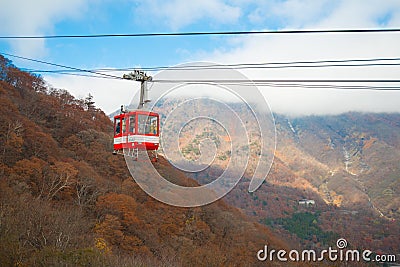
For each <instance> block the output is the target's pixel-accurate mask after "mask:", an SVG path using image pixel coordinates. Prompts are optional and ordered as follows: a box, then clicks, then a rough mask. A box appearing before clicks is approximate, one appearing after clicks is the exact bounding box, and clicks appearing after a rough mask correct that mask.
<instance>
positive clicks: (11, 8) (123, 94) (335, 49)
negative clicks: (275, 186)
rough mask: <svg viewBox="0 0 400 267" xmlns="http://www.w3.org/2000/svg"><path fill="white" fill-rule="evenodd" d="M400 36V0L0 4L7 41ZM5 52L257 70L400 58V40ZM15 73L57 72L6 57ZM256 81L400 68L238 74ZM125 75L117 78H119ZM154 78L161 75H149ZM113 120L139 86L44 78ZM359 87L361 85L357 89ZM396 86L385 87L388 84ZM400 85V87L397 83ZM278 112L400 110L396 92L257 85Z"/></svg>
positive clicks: (374, 74) (381, 75)
mask: <svg viewBox="0 0 400 267" xmlns="http://www.w3.org/2000/svg"><path fill="white" fill-rule="evenodd" d="M351 28H357V29H358V28H363V29H364V28H400V1H398V0H375V1H374V0H358V1H356V0H343V1H332V0H320V1H314V0H305V1H300V0H288V1H278V0H272V1H256V0H254V1H252V0H250V1H245V0H233V1H222V0H201V1H198V0H191V1H186V0H175V1H165V0H150V1H134V0H124V1H108V0H101V1H95V0H91V1H90V0H89V1H85V0H69V1H53V0H36V1H23V0H14V1H4V0H3V1H1V2H0V35H1V36H8V35H53V34H54V35H63V34H101V33H144V32H171V31H174V32H188V31H253V30H283V29H351ZM0 52H5V53H10V54H15V55H21V56H26V57H30V58H34V59H40V60H44V61H48V62H53V63H58V64H63V65H67V66H73V67H77V68H84V69H90V68H103V67H110V68H126V67H150V66H170V65H175V64H180V63H187V62H191V61H210V62H216V63H222V64H226V63H257V62H290V61H317V60H343V59H368V58H400V33H358V34H343V33H342V34H312V35H311V34H308V35H307V34H297V35H294V34H282V35H247V36H235V37H232V36H230V37H229V36H192V37H147V38H145V37H139V38H103V39H47V40H42V39H41V40H26V39H24V40H9V39H8V40H5V39H0ZM9 58H10V59H11V60H12V61H13V62H14V63H15V64H16V65H17V66H18V67H22V68H31V69H41V70H49V69H54V67H51V66H46V65H42V64H37V63H32V62H28V61H24V60H18V59H15V58H12V57H9ZM241 71H242V72H243V73H244V74H245V75H246V76H247V77H249V78H250V79H399V78H400V67H399V66H374V67H329V68H328V67H326V68H295V69H290V68H285V69H273V70H271V69H269V70H265V69H264V70H260V69H250V70H241ZM121 74H122V73H118V75H121ZM151 74H152V75H154V74H156V73H151ZM43 76H44V77H45V79H46V80H47V81H48V82H49V83H50V84H51V85H53V86H54V87H57V88H65V89H67V90H69V91H70V92H71V93H72V94H73V95H75V96H77V97H85V96H86V95H88V93H89V92H90V93H91V94H92V95H94V100H95V101H96V105H97V106H98V107H100V108H102V109H103V110H104V111H105V112H106V113H111V112H112V111H114V110H116V109H118V107H119V106H120V105H121V104H129V102H130V100H131V98H132V97H133V96H134V94H135V92H136V90H137V88H138V87H139V84H137V83H134V82H130V81H116V80H110V79H95V78H87V77H77V76H69V75H59V74H58V75H54V74H53V75H50V74H43ZM357 85H360V84H357ZM388 85H389V86H391V85H393V84H386V85H385V86H388ZM396 86H400V84H396ZM260 90H261V91H262V93H263V95H264V96H265V97H266V99H267V101H268V102H269V103H270V106H271V108H272V110H273V111H274V112H278V113H285V114H290V115H304V114H337V113H341V112H346V111H367V112H400V92H398V91H391V92H389V91H385V92H377V91H365V90H363V91H360V90H353V91H349V90H347V91H345V90H327V89H300V88H269V87H260Z"/></svg>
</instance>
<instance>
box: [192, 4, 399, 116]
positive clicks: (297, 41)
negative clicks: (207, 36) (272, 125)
mask: <svg viewBox="0 0 400 267" xmlns="http://www.w3.org/2000/svg"><path fill="white" fill-rule="evenodd" d="M369 4H370V5H369ZM310 5H311V4H310ZM282 6H286V7H288V9H287V10H285V11H284V13H285V14H283V15H282V16H289V15H288V14H291V13H293V14H294V15H293V16H294V17H293V18H292V21H293V22H295V23H294V24H293V25H296V23H300V24H302V22H301V21H303V22H304V23H303V24H304V25H305V26H306V27H307V28H323V29H331V28H375V27H376V28H380V27H382V24H385V25H390V26H391V27H399V26H400V25H399V20H398V18H399V15H400V2H399V1H362V2H361V1H341V2H340V4H339V5H338V6H336V7H335V8H334V9H332V11H331V12H330V13H329V14H327V15H326V16H324V17H323V18H322V19H321V17H320V16H319V14H320V13H321V12H320V11H318V12H317V11H311V12H309V13H310V14H314V17H313V18H306V19H305V18H303V17H302V16H300V17H299V16H298V17H295V16H296V15H295V14H297V12H299V10H298V9H299V7H298V1H285V2H282V4H281V7H282ZM290 6H292V8H289V7H290ZM275 8H279V5H278V7H275ZM304 8H305V9H313V10H319V9H320V6H318V5H317V6H314V7H313V6H305V7H304ZM271 12H275V11H271ZM282 12H283V11H282ZM305 12H306V13H307V11H305ZM275 14H277V12H275ZM396 23H397V24H396ZM287 25H290V23H288V24H287ZM288 27H289V26H288ZM238 39H239V40H241V43H240V44H239V45H236V47H235V48H233V49H231V50H229V51H227V50H226V47H223V48H220V49H216V50H215V51H212V52H209V53H204V52H202V53H200V54H199V55H198V56H197V58H198V59H200V60H209V61H216V62H220V63H246V62H247V63H255V62H290V61H316V60H338V59H363V58H399V57H400V35H399V34H398V33H373V34H367V33H363V34H317V35H315V34H303V35H279V36H278V35H273V36H246V37H240V38H237V37H236V38H235V43H237V42H238ZM243 73H245V74H246V75H247V76H248V77H249V78H251V79H398V78H399V73H400V67H398V66H395V67H388V66H385V67H384V66H380V67H358V68H355V67H341V68H296V69H269V70H243ZM357 85H359V84H357ZM374 85H375V84H374ZM389 85H393V84H389ZM386 86H388V84H386ZM397 86H400V84H397ZM262 92H263V94H264V95H265V96H266V98H267V100H268V101H269V102H270V104H271V107H272V109H273V111H274V112H279V113H286V114H291V115H294V114H297V115H304V114H336V113H341V112H346V111H366V112H371V111H372V112H400V92H387V91H386V92H376V91H338V90H326V89H320V90H318V89H301V88H265V87H264V88H262Z"/></svg>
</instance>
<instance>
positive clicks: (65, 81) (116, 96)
mask: <svg viewBox="0 0 400 267" xmlns="http://www.w3.org/2000/svg"><path fill="white" fill-rule="evenodd" d="M109 74H113V75H116V76H119V77H122V73H109ZM44 79H45V80H46V81H47V82H48V83H49V84H50V85H52V86H54V87H56V88H59V89H67V90H68V92H70V93H71V94H72V95H73V96H75V97H76V98H84V97H86V96H88V94H89V93H90V94H91V95H93V96H94V99H93V100H94V101H95V105H96V106H97V107H100V108H101V109H102V110H103V111H104V112H105V113H106V114H110V113H112V112H114V111H116V110H118V109H119V108H120V106H121V105H129V103H130V102H131V100H132V98H133V97H134V95H135V94H136V92H137V91H138V90H139V88H140V83H138V82H134V81H127V80H113V79H101V78H91V77H82V76H69V75H56V76H54V75H47V76H44Z"/></svg>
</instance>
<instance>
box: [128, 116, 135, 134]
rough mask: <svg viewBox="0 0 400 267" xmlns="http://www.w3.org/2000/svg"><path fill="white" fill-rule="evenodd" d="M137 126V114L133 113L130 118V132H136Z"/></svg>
mask: <svg viewBox="0 0 400 267" xmlns="http://www.w3.org/2000/svg"><path fill="white" fill-rule="evenodd" d="M135 126H136V116H135V115H132V116H131V117H130V118H129V132H131V133H134V132H135Z"/></svg>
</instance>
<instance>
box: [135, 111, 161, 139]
mask: <svg viewBox="0 0 400 267" xmlns="http://www.w3.org/2000/svg"><path fill="white" fill-rule="evenodd" d="M138 123H139V127H138V131H139V134H154V135H157V133H158V118H157V116H147V115H141V114H140V115H139V117H138Z"/></svg>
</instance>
